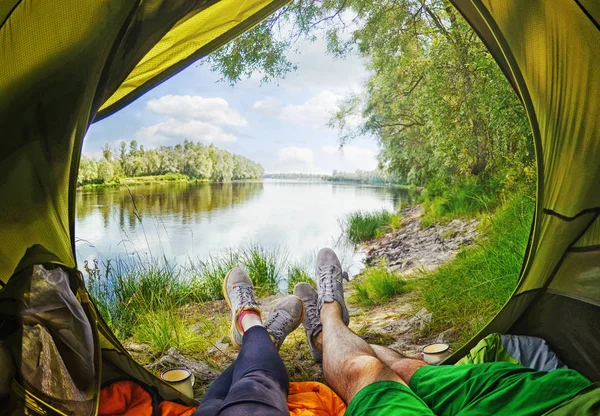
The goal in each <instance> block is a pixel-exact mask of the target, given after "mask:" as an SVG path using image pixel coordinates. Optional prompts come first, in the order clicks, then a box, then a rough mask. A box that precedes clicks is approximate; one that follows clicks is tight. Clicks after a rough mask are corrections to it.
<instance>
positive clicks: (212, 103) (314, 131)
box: [83, 39, 377, 173]
mask: <svg viewBox="0 0 600 416" xmlns="http://www.w3.org/2000/svg"><path fill="white" fill-rule="evenodd" d="M298 52H299V53H294V54H292V55H291V56H290V59H291V60H292V61H293V62H295V63H296V64H297V66H298V70H297V71H296V72H294V73H291V74H289V75H288V76H287V77H286V79H284V80H281V81H279V82H276V83H269V84H263V85H261V84H260V75H257V76H256V77H252V78H250V79H247V80H243V81H240V82H239V83H237V84H236V85H235V86H233V87H231V86H229V84H227V83H223V82H218V79H219V74H216V73H212V72H211V71H210V70H209V68H208V66H207V65H202V64H199V63H196V64H193V65H192V66H190V67H188V68H187V69H185V70H184V71H182V72H180V73H179V74H177V75H175V76H174V77H172V78H171V79H169V80H167V81H166V82H164V83H163V84H161V85H159V86H158V87H156V88H154V89H153V90H151V91H150V92H148V93H147V94H145V95H144V96H142V97H141V98H139V99H138V100H137V101H135V102H134V103H132V104H130V105H129V106H128V107H126V108H124V109H123V110H121V111H120V112H118V113H116V114H114V115H112V116H110V117H108V118H107V119H105V120H102V121H100V122H98V123H95V124H93V125H92V126H91V127H90V129H89V131H88V133H87V136H86V138H85V141H84V148H83V152H84V154H85V155H87V156H91V157H95V158H98V157H100V155H101V149H102V146H103V145H104V143H111V144H112V145H113V146H114V147H116V146H117V145H118V143H119V142H120V141H121V140H126V141H130V140H132V139H135V140H137V142H138V144H140V145H144V146H145V147H147V148H153V147H158V146H161V145H174V144H176V143H181V142H183V140H184V139H185V138H187V139H188V140H193V141H200V142H203V143H205V144H210V143H213V144H214V145H215V146H217V147H219V148H222V149H226V150H229V151H231V152H234V153H237V154H240V155H243V156H246V157H248V158H250V159H252V160H255V161H258V162H260V163H261V164H262V165H263V166H264V167H265V170H266V171H267V172H307V173H331V172H332V171H333V170H334V169H335V170H341V171H354V170H356V169H363V170H372V169H375V168H376V166H377V161H376V155H377V144H376V142H375V140H374V139H373V138H367V137H365V138H357V139H355V140H353V141H352V142H351V143H349V144H348V145H346V146H345V147H344V149H343V150H342V151H341V152H340V151H339V149H338V148H339V141H338V134H337V132H336V131H335V130H332V129H331V128H329V127H327V125H326V123H327V121H328V120H329V118H330V116H331V114H332V113H333V112H335V110H336V108H337V106H338V102H339V100H341V99H343V98H344V97H346V96H347V95H348V94H350V93H351V92H354V93H359V92H360V90H361V86H362V83H363V81H364V80H365V78H366V76H367V71H366V69H365V66H364V62H363V61H362V60H361V59H360V58H359V57H357V56H351V57H349V58H348V59H345V60H339V59H334V58H332V57H330V56H328V55H326V53H325V44H324V41H323V40H322V39H318V40H317V41H316V42H314V43H309V42H305V43H303V44H301V45H299V48H298Z"/></svg>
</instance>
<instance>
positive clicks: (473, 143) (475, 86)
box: [211, 0, 534, 217]
mask: <svg viewBox="0 0 600 416" xmlns="http://www.w3.org/2000/svg"><path fill="white" fill-rule="evenodd" d="M281 27H285V28H286V29H285V30H283V31H282V30H281V29H280V28H281ZM299 38H304V39H307V40H308V41H313V40H315V39H317V38H325V39H326V40H327V43H328V44H327V48H328V52H329V53H331V54H333V55H335V56H336V57H345V56H348V55H349V54H351V53H358V54H360V55H361V56H362V58H363V59H364V60H365V61H366V62H367V66H368V68H369V70H370V71H369V78H368V80H367V81H366V83H365V88H364V92H363V93H361V94H360V95H356V94H355V95H349V96H348V97H346V99H345V100H344V101H343V103H342V105H341V106H340V108H339V110H338V112H337V114H336V115H335V116H334V117H333V118H332V120H331V121H330V125H331V126H333V127H336V128H337V129H338V130H339V133H340V141H341V143H342V144H344V143H346V142H348V141H350V140H351V139H353V138H354V137H358V136H364V135H372V136H374V137H375V138H376V139H377V140H378V142H379V144H380V148H381V151H380V154H379V162H380V165H381V168H382V169H383V170H386V171H387V172H388V173H389V174H390V175H392V176H393V177H394V178H397V179H396V180H397V181H399V182H401V183H410V184H415V185H420V186H423V185H427V184H428V183H429V182H430V181H431V180H435V178H440V177H443V178H445V179H446V182H447V183H448V184H454V183H455V182H456V181H458V182H460V181H462V180H463V179H467V180H469V179H470V178H472V177H477V178H480V177H481V178H483V182H485V181H486V180H490V178H493V177H494V176H496V175H498V174H503V175H504V174H505V173H506V172H520V171H521V170H522V169H523V168H524V167H526V166H531V165H532V162H533V159H534V149H533V139H532V134H531V131H530V127H529V123H528V121H527V119H526V117H525V112H524V109H523V107H522V105H521V103H520V101H519V99H518V98H517V96H516V94H515V93H514V91H513V90H512V88H511V87H510V85H509V83H508V82H507V80H506V78H505V77H504V75H503V74H502V72H501V70H500V69H499V68H498V66H497V64H496V62H495V61H494V59H493V58H492V57H491V55H490V54H489V52H488V51H487V49H486V48H485V46H484V45H483V43H482V42H481V41H480V40H479V38H478V37H477V35H476V34H475V33H474V32H473V30H472V29H471V28H470V26H469V25H468V24H467V23H466V21H465V20H464V19H463V18H462V16H461V15H460V14H459V13H458V12H457V11H456V10H455V9H454V8H453V7H452V6H451V4H450V3H449V2H448V1H445V0H434V1H423V0H399V1H394V2H390V1H388V0H373V1H370V2H365V1H364V0H324V1H319V2H315V1H312V0H295V1H293V2H291V3H290V4H289V5H287V6H286V7H284V8H282V9H281V11H279V12H278V13H276V14H275V15H273V16H271V17H270V18H269V19H268V20H267V21H265V22H264V23H263V24H261V25H259V26H257V27H256V28H255V29H254V30H252V31H250V32H249V33H248V34H246V35H244V36H242V37H240V38H238V39H237V40H234V41H233V42H232V43H230V44H229V45H228V46H227V47H226V48H224V49H222V50H221V51H220V52H219V53H218V54H217V55H215V57H214V59H212V60H211V64H212V66H213V69H214V70H217V71H220V72H221V73H222V74H223V76H224V78H225V79H226V80H228V81H230V82H231V83H235V82H236V81H237V80H239V79H241V77H242V76H250V75H251V74H252V73H254V72H262V73H263V74H265V75H264V80H269V79H272V78H277V77H282V76H284V75H285V74H286V73H287V72H288V71H290V70H292V69H293V65H292V64H291V63H290V62H288V61H287V58H286V53H285V52H286V50H289V49H291V48H293V45H294V44H295V42H296V41H297V40H298V39H299ZM356 120H361V122H360V123H358V125H357V123H356ZM439 197H440V200H438V201H436V202H435V203H434V204H433V206H432V209H433V217H435V216H438V215H442V216H443V212H444V211H452V210H453V209H454V208H453V207H452V206H450V207H448V204H450V205H453V204H455V201H454V200H457V201H458V200H461V201H459V202H456V204H458V205H459V206H457V208H458V209H461V210H462V209H463V208H464V210H466V211H470V212H473V211H477V210H478V209H479V208H478V206H481V205H485V204H486V203H487V202H489V201H473V200H472V194H471V193H467V194H465V195H462V196H461V195H449V197H444V196H439ZM491 202H493V201H491ZM473 206H475V207H473Z"/></svg>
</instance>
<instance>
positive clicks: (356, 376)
mask: <svg viewBox="0 0 600 416" xmlns="http://www.w3.org/2000/svg"><path fill="white" fill-rule="evenodd" d="M321 323H322V325H323V333H322V337H317V338H321V340H319V341H321V344H322V347H323V373H324V375H325V380H327V383H329V385H330V386H331V388H332V389H333V390H334V391H335V392H336V393H338V395H340V396H341V397H342V399H343V400H344V401H345V402H346V403H350V401H351V400H352V398H353V397H354V396H355V395H356V394H357V393H358V392H359V391H360V390H361V389H362V388H363V387H366V386H368V385H369V384H372V383H375V382H377V381H384V380H390V381H395V382H398V383H402V384H406V383H404V381H403V380H402V378H401V377H400V376H399V375H398V374H396V373H395V372H394V371H392V370H391V369H390V368H389V367H388V366H387V365H385V364H384V363H383V362H382V361H381V360H379V359H378V358H377V354H376V353H375V351H374V350H373V348H371V347H370V346H369V344H367V342H365V341H364V340H363V339H362V338H360V337H359V336H358V335H356V334H355V333H353V332H352V331H351V330H350V329H348V327H347V326H346V325H345V324H344V321H343V320H342V309H341V307H340V305H339V304H338V303H337V302H331V303H326V304H324V305H323V307H322V309H321Z"/></svg>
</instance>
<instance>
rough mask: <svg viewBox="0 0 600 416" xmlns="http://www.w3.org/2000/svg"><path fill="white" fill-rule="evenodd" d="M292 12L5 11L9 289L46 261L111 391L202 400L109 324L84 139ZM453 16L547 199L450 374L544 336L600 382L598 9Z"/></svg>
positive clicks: (3, 184)
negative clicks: (517, 262)
mask: <svg viewBox="0 0 600 416" xmlns="http://www.w3.org/2000/svg"><path fill="white" fill-rule="evenodd" d="M287 1H288V0H221V1H217V0H168V1H167V0H145V1H143V2H142V1H140V0H120V1H112V0H93V1H91V0H77V1H75V0H46V1H43V2H31V1H26V0H4V1H3V2H0V68H2V70H1V71H0V139H1V140H0V178H1V180H0V233H1V235H2V240H3V244H1V245H0V285H1V286H6V287H8V285H9V284H11V285H12V284H13V282H14V281H12V279H11V276H14V278H15V279H23V281H24V282H25V281H26V282H33V277H32V276H33V275H35V273H36V270H37V273H38V275H37V276H38V277H39V276H41V275H52V273H50V272H47V273H46V272H43V271H40V269H39V268H35V267H34V265H37V264H41V263H44V264H46V265H47V266H46V267H45V269H44V270H46V271H48V270H52V267H54V266H56V265H62V266H64V267H65V270H68V271H69V276H70V277H69V279H70V287H71V290H73V292H74V293H75V294H76V297H77V300H78V301H79V302H80V303H81V305H82V306H83V312H84V314H86V316H88V318H89V321H90V324H91V327H92V329H93V335H94V347H95V348H96V349H101V351H102V353H101V356H99V357H98V364H97V365H98V366H101V371H97V372H96V373H94V374H98V375H99V374H101V375H102V379H101V380H99V381H100V382H105V381H108V380H112V379H115V378H119V377H123V376H127V377H131V378H134V379H136V380H138V381H141V382H144V383H146V384H149V385H153V386H155V387H156V388H157V389H158V391H159V393H160V394H161V396H163V397H164V398H166V399H171V400H172V399H180V400H182V401H183V402H184V403H188V404H192V403H194V402H193V401H191V400H188V399H185V398H184V397H182V396H180V395H179V394H178V393H177V392H176V391H174V390H173V389H171V388H169V387H168V386H165V385H164V384H162V383H161V382H160V381H159V380H158V379H157V378H156V377H155V376H153V375H151V374H150V373H148V372H147V371H146V370H145V369H144V368H143V367H141V366H139V365H138V364H137V363H135V361H134V360H133V359H132V358H131V357H130V356H129V354H128V353H127V352H126V351H125V349H124V348H123V347H122V346H121V344H120V343H119V341H118V340H117V339H116V338H115V337H114V335H113V334H112V333H111V331H110V329H109V328H108V327H107V326H106V324H105V323H104V322H103V321H102V319H101V317H99V316H98V314H97V312H96V311H95V308H94V306H93V304H92V303H91V302H90V300H89V298H88V297H87V294H86V293H85V289H84V288H83V285H82V280H81V275H80V274H79V273H78V272H77V271H76V269H74V268H75V266H76V264H75V263H76V262H75V256H74V238H75V230H74V217H75V198H74V197H75V184H76V178H77V170H78V165H79V159H80V152H81V146H82V140H83V137H84V135H85V133H86V131H87V129H88V127H89V125H90V124H91V123H92V122H93V121H95V120H99V119H101V118H103V117H107V116H109V115H110V114H112V113H114V112H115V111H118V110H119V109H120V108H122V107H123V106H125V105H127V104H128V103H130V102H131V101H133V100H135V99H136V98H137V97H139V96H140V95H142V94H143V93H144V92H146V91H148V90H149V89H150V88H152V87H154V86H156V85H157V84H159V83H160V82H162V81H164V80H165V79H167V78H168V77H170V76H172V75H173V74H175V73H177V72H178V71H180V70H181V69H183V68H184V67H186V66H187V65H189V64H191V63H192V62H194V61H195V60H197V59H200V58H201V57H203V56H205V55H207V54H208V53H210V52H211V51H213V50H215V49H216V48H218V47H219V46H221V45H222V44H224V43H225V42H227V41H229V40H231V39H232V38H234V37H235V36H237V35H239V34H240V33H242V32H243V31H245V30H247V29H249V28H250V27H252V26H253V25H255V24H256V23H258V22H259V21H260V20H261V19H264V18H265V17H266V16H268V15H269V14H270V13H272V12H273V11H275V10H276V9H277V8H279V7H281V6H283V5H284V4H285V3H286V2H287ZM452 3H453V4H454V6H455V7H456V8H457V9H458V10H459V11H460V12H461V13H462V14H463V15H464V17H465V18H466V19H467V21H468V22H469V23H470V24H471V25H472V26H473V27H474V29H475V30H476V31H477V33H478V34H479V36H480V37H481V39H482V40H483V41H484V42H485V44H486V45H487V46H488V48H489V49H490V51H491V53H492V54H493V56H494V57H495V59H496V60H497V62H498V64H499V65H500V67H501V68H502V70H503V71H504V73H505V75H506V76H507V78H508V80H509V81H510V83H511V84H512V86H513V87H514V89H515V91H516V92H517V94H518V95H519V97H520V98H521V100H522V102H523V105H524V106H525V108H526V111H527V114H528V117H529V120H530V122H531V128H532V130H533V133H534V139H535V145H536V152H537V160H538V189H537V192H538V199H537V207H536V214H535V218H534V224H533V227H532V232H531V237H530V242H529V246H528V249H527V253H526V257H525V260H524V264H523V269H522V273H521V278H520V280H519V282H518V285H517V287H516V290H515V292H514V294H513V296H512V297H511V299H510V300H509V301H508V302H507V304H506V305H505V306H504V308H503V309H502V310H501V311H500V312H499V314H498V315H497V316H496V317H495V318H494V319H493V320H492V321H491V322H490V323H489V325H488V326H487V327H486V328H485V329H484V330H483V331H482V332H481V333H480V334H478V335H477V336H476V337H475V338H474V339H473V340H472V341H470V342H469V343H467V345H465V346H464V348H462V349H461V350H459V351H457V353H456V354H455V355H454V356H452V357H451V358H450V359H449V360H448V362H449V363H452V362H455V361H457V360H458V359H460V357H462V356H464V355H465V354H466V353H467V352H468V351H469V350H470V349H471V348H472V347H473V346H474V345H475V344H476V343H477V342H478V341H479V340H480V339H482V338H483V337H485V336H486V335H488V334H490V333H494V332H499V333H513V334H525V335H533V336H538V337H541V338H544V339H546V340H547V341H548V342H549V344H550V345H551V346H552V348H553V349H554V350H555V352H556V353H557V354H558V355H559V357H560V358H561V359H562V360H563V361H564V362H565V363H566V364H567V365H569V366H570V367H573V368H575V369H577V370H579V371H580V372H581V373H582V374H584V375H585V376H587V377H589V378H591V379H592V380H599V379H600V360H598V359H597V357H600V219H599V218H598V215H599V214H600V192H599V191H600V163H599V162H600V117H598V114H600V71H599V70H598V69H597V62H596V61H597V60H598V57H599V56H600V3H598V2H597V1H596V0H530V1H527V2H523V1H518V0H452ZM53 265H54V266H53ZM39 273H41V274H39ZM9 280H10V282H9ZM63 280H64V279H63ZM18 283H20V282H18ZM32 284H33V283H32ZM32 284H29V286H28V287H29V289H31V288H32V287H33V286H32ZM25 286H27V285H26V284H20V285H19V286H18V287H20V288H21V289H20V290H21V292H19V293H27V290H29V289H27V287H25ZM3 292H7V291H0V319H2V320H0V328H2V331H0V341H2V342H6V343H8V342H9V341H10V342H13V344H14V343H15V342H17V343H18V334H19V331H18V330H15V331H13V332H11V333H7V328H9V327H10V326H9V325H4V324H5V323H6V322H8V321H6V319H8V318H7V316H14V313H13V314H12V315H11V312H14V311H15V310H17V309H18V307H20V306H15V305H17V304H18V303H19V302H18V299H15V298H11V299H12V303H11V302H8V301H7V299H8V297H5V298H4V299H2V296H3V295H6V293H3ZM11 293H13V292H11ZM10 328H12V327H10ZM11 340H12V341H11ZM0 346H1V345H0ZM18 350H20V348H19V349H18ZM14 351H16V350H11V352H12V353H13V354H15V352H14ZM96 352H97V351H96ZM13 358H14V357H13ZM67 358H68V357H67ZM19 359H20V358H19ZM15 360H16V359H15ZM97 370H100V369H97ZM16 385H18V383H16ZM17 387H18V386H17ZM17 387H15V388H17ZM19 394H20V397H22V398H23V400H24V403H27V406H28V408H30V409H38V410H39V409H42V410H43V409H46V410H48V409H49V407H48V404H47V403H45V402H44V394H43V392H38V391H36V390H35V389H33V388H22V389H20V390H19ZM94 397H97V392H96V395H95V396H94ZM92 400H96V399H95V398H93V399H92ZM92 408H93V406H92ZM50 410H52V409H50ZM50 410H48V411H50ZM54 410H56V409H54ZM94 412H95V410H92V411H91V413H92V414H93V413H94ZM59 413H60V412H59Z"/></svg>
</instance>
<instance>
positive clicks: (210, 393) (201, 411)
mask: <svg viewBox="0 0 600 416" xmlns="http://www.w3.org/2000/svg"><path fill="white" fill-rule="evenodd" d="M234 366H235V363H233V364H231V365H230V366H229V367H227V369H226V370H225V371H223V372H222V373H221V375H220V376H219V377H217V378H216V380H215V381H213V382H212V384H211V385H210V387H209V388H208V390H206V394H205V395H204V397H203V398H202V401H201V402H200V406H198V409H196V411H195V412H194V415H193V416H215V415H216V414H217V413H219V410H221V407H222V405H223V400H225V397H227V394H228V393H229V389H230V388H231V382H232V380H233V370H234Z"/></svg>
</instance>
